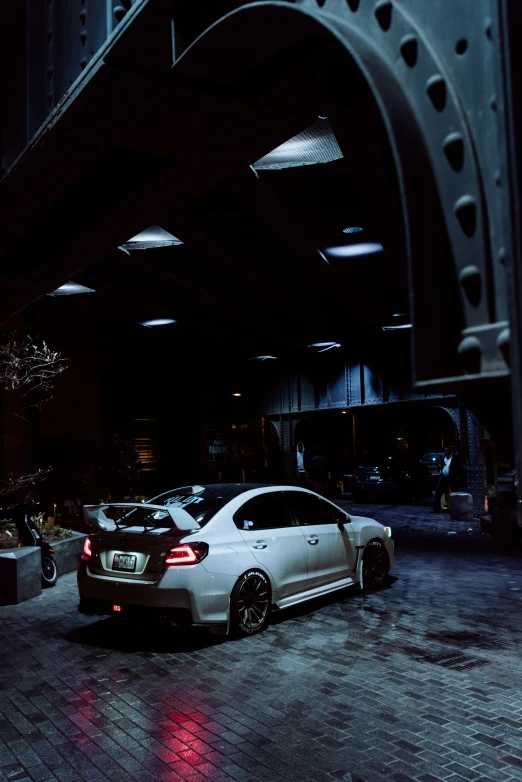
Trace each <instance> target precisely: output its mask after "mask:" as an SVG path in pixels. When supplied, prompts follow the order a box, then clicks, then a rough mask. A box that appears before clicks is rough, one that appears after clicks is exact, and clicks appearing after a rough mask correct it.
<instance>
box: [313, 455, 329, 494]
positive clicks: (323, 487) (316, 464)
mask: <svg viewBox="0 0 522 782" xmlns="http://www.w3.org/2000/svg"><path fill="white" fill-rule="evenodd" d="M310 479H311V481H312V491H315V492H316V493H317V494H322V495H323V496H324V497H326V496H328V459H327V458H326V456H325V455H324V453H323V452H322V450H321V448H316V449H315V455H314V456H313V457H312V461H311V462H310Z"/></svg>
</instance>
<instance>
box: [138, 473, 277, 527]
mask: <svg viewBox="0 0 522 782" xmlns="http://www.w3.org/2000/svg"><path fill="white" fill-rule="evenodd" d="M258 488H262V487H261V484H249V483H217V484H207V485H206V486H181V487H178V488H177V489H172V490H171V491H167V492H165V493H164V494H159V495H158V496H157V497H154V499H152V500H150V504H151V505H166V506H167V507H171V508H183V510H186V511H187V513H190V515H191V516H192V518H193V519H195V520H196V521H197V523H198V524H199V526H200V527H204V526H205V524H207V523H208V522H209V521H210V519H211V518H212V517H213V516H215V515H216V513H217V512H218V511H219V510H221V508H223V507H224V506H225V505H226V504H227V502H230V500H232V499H233V498H234V497H237V496H238V494H242V493H243V492H245V491H249V490H250V489H258Z"/></svg>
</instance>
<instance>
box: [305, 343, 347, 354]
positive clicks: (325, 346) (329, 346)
mask: <svg viewBox="0 0 522 782" xmlns="http://www.w3.org/2000/svg"><path fill="white" fill-rule="evenodd" d="M308 347H309V348H322V350H319V353H324V352H325V351H327V350H331V349H332V348H340V347H341V345H340V343H339V342H313V343H312V344H311V345H308Z"/></svg>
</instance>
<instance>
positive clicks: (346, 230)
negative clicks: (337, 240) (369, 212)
mask: <svg viewBox="0 0 522 782" xmlns="http://www.w3.org/2000/svg"><path fill="white" fill-rule="evenodd" d="M361 231H362V228H360V227H359V226H358V225H351V226H350V227H349V228H343V234H358V233H360V232H361Z"/></svg>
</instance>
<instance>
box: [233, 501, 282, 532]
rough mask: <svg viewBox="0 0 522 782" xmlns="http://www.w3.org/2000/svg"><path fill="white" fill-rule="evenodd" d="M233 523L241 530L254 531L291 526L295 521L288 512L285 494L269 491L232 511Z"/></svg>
mask: <svg viewBox="0 0 522 782" xmlns="http://www.w3.org/2000/svg"><path fill="white" fill-rule="evenodd" d="M234 523H235V525H236V527H237V528H238V529H240V530H242V531H245V532H248V531H252V532H256V531H258V530H268V529H281V527H292V526H293V525H294V524H295V523H296V522H295V521H294V520H293V518H292V515H291V514H290V512H289V509H288V504H287V502H286V500H285V495H284V494H283V493H282V492H271V493H270V494H262V495H261V496H260V497H254V499H252V500H249V501H248V502H246V503H245V504H244V505H243V506H242V507H241V508H239V510H237V511H236V512H235V513H234Z"/></svg>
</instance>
